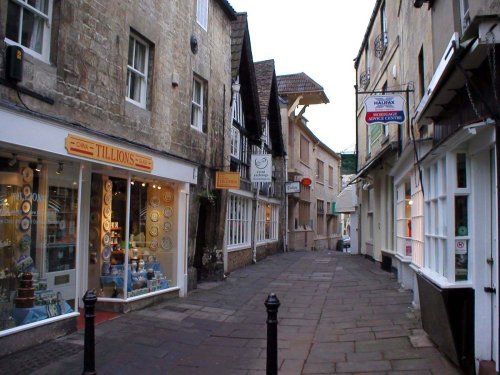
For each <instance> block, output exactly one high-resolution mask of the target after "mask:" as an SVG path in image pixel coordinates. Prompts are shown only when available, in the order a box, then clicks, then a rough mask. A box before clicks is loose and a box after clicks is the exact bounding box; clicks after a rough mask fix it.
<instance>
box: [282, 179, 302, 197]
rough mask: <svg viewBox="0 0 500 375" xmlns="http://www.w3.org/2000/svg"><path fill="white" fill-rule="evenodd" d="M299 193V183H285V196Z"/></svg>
mask: <svg viewBox="0 0 500 375" xmlns="http://www.w3.org/2000/svg"><path fill="white" fill-rule="evenodd" d="M293 193H300V182H299V181H286V182H285V194H293Z"/></svg>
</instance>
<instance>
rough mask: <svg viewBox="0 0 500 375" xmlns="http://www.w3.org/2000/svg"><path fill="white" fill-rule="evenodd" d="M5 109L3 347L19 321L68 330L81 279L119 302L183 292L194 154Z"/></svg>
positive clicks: (125, 306)
mask: <svg viewBox="0 0 500 375" xmlns="http://www.w3.org/2000/svg"><path fill="white" fill-rule="evenodd" d="M0 118H1V119H2V126H1V128H0V146H1V147H0V150H1V151H0V342H2V341H3V342H4V343H6V341H4V340H7V339H9V338H10V339H9V340H10V341H9V342H8V343H7V345H0V346H2V347H4V348H6V349H5V350H0V355H2V354H7V353H8V352H9V351H14V350H18V349H19V348H20V346H21V347H22V341H23V340H17V341H18V342H19V341H20V342H21V343H19V344H15V345H14V344H12V343H13V342H14V341H15V340H12V339H11V338H12V336H18V335H21V334H22V333H23V332H24V333H26V332H28V331H31V330H32V329H40V328H41V327H46V326H48V324H49V323H51V324H50V326H51V327H53V324H57V323H58V322H63V323H62V324H60V325H59V326H60V327H61V330H71V329H74V328H75V327H76V325H75V319H74V318H76V317H77V316H78V315H79V312H78V311H79V308H81V307H82V296H83V295H84V293H85V291H86V290H88V289H94V290H95V292H96V294H97V296H98V308H108V309H112V310H114V311H122V312H126V311H129V310H131V309H133V308H137V307H142V306H145V305H147V304H150V303H152V302H154V301H156V300H158V299H160V298H161V297H162V296H165V295H167V294H171V293H175V294H176V295H184V294H185V293H186V291H187V281H186V279H187V276H186V274H187V271H186V248H187V215H188V202H189V184H190V183H196V173H197V168H196V166H195V165H194V164H191V163H189V162H188V161H185V160H181V159H178V158H174V157H172V156H169V155H165V154H161V153H157V152H154V151H152V150H150V149H147V148H144V147H140V146H138V145H135V144H131V143H128V142H126V141H123V140H120V139H116V138H111V137H109V138H108V137H106V136H103V135H101V134H96V133H91V132H87V131H83V130H81V129H77V130H76V131H75V128H74V127H71V126H70V125H67V124H65V123H61V122H56V121H55V120H52V119H46V118H43V119H42V118H40V117H33V116H32V115H31V114H28V113H24V112H20V111H18V110H15V109H10V108H0ZM68 318H69V319H68ZM71 318H73V319H71ZM69 321H71V322H72V323H71V324H69V323H68V322H69ZM51 330H52V331H53V334H54V335H55V334H59V330H57V329H55V330H54V329H50V328H49V329H47V328H45V334H47V335H48V336H50V331H51ZM13 334H18V335H13ZM26 337H28V336H26ZM11 344H12V345H11Z"/></svg>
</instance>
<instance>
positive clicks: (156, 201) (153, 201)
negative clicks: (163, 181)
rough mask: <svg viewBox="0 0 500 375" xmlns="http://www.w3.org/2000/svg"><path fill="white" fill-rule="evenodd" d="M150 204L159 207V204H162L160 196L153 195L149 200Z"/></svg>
mask: <svg viewBox="0 0 500 375" xmlns="http://www.w3.org/2000/svg"><path fill="white" fill-rule="evenodd" d="M149 204H150V205H151V207H158V205H159V204H160V199H158V197H157V196H156V195H155V196H154V197H151V199H150V200H149Z"/></svg>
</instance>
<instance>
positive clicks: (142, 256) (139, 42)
mask: <svg viewBox="0 0 500 375" xmlns="http://www.w3.org/2000/svg"><path fill="white" fill-rule="evenodd" d="M0 15H1V18H0V50H1V51H2V56H7V58H6V59H2V60H1V61H2V65H1V81H0V83H1V84H0V123H1V124H2V126H1V127H0V128H1V130H0V143H1V145H2V147H1V152H0V190H1V195H2V197H3V199H4V201H3V202H2V217H3V219H2V224H1V227H0V241H1V245H2V249H3V250H4V252H9V254H10V255H9V256H5V257H2V258H1V260H0V261H1V262H2V263H1V264H0V268H2V269H3V272H2V274H1V275H0V284H1V288H0V295H1V297H0V303H1V318H0V319H1V322H2V323H1V329H2V331H3V332H2V333H5V335H2V339H1V340H2V345H1V347H2V348H5V349H2V351H1V353H0V354H2V355H3V354H6V352H5V351H9V350H10V351H13V350H16V349H19V348H20V347H22V346H23V345H26V344H27V343H28V341H30V340H28V339H27V338H28V337H33V336H32V335H35V336H36V337H37V341H38V342H40V341H43V340H44V339H46V338H47V337H49V336H52V335H57V334H60V332H62V331H68V330H71V329H75V321H76V316H78V313H77V311H78V308H79V307H81V304H82V302H81V301H82V297H83V294H84V292H85V291H86V290H87V289H95V291H96V294H97V297H98V306H99V307H100V308H107V309H114V310H120V311H129V310H130V309H134V308H138V307H142V306H145V305H147V304H150V303H153V302H155V301H157V300H159V299H161V298H163V297H165V296H167V295H168V294H174V295H184V294H185V293H186V292H187V290H188V268H190V267H191V266H192V265H193V262H194V258H195V250H196V239H197V233H199V232H200V230H201V229H200V227H201V228H202V230H203V233H211V234H213V238H212V237H210V238H209V241H212V242H213V243H216V242H217V239H219V242H221V241H222V240H221V238H223V232H224V210H223V208H224V204H222V203H220V201H218V202H219V203H218V204H219V205H220V207H222V210H217V209H216V207H215V206H214V207H211V208H209V209H206V210H205V211H204V212H203V215H204V216H203V218H204V219H205V221H201V220H199V219H198V218H199V216H200V215H199V213H200V210H202V208H201V207H202V206H203V205H202V204H201V203H200V199H199V196H200V192H201V191H205V190H207V189H213V186H214V179H215V170H216V169H217V168H219V167H220V166H221V165H223V164H224V160H225V159H224V156H225V155H226V154H225V152H226V151H227V149H228V147H229V144H228V143H225V140H226V139H228V138H229V134H230V129H229V126H227V124H226V122H227V123H229V119H230V100H231V51H230V44H231V41H230V38H231V22H232V21H233V20H234V19H235V13H234V10H233V9H232V7H231V6H230V5H229V3H228V2H227V1H226V0H198V1H194V0H193V1H175V2H172V1H169V2H154V1H129V2H119V3H115V2H99V1H93V0H85V1H71V0H70V1H60V0H44V1H40V2H36V3H35V4H31V3H28V2H24V1H20V0H9V1H4V2H2V3H1V4H0ZM30 17H31V18H30ZM29 19H32V22H31V23H30V22H27V21H26V20H29ZM23 22H25V24H24V26H22V23H23ZM20 30H22V31H23V32H22V33H21V31H20ZM20 65H22V75H21V76H20V75H19V74H18V73H19V72H20V69H19V68H20ZM28 271H29V272H30V273H31V274H32V278H33V279H32V281H30V280H24V281H23V282H21V281H20V279H19V277H20V275H22V274H28V273H29V272H28ZM26 277H28V276H26ZM32 285H33V286H32ZM21 289H23V290H22V291H21ZM24 289H28V290H24ZM32 289H33V290H32ZM46 306H47V309H46V312H45V313H43V314H38V313H37V314H35V312H38V310H40V311H42V310H44V309H45V307H46ZM44 311H45V310H44ZM35 316H36V319H35V318H34V317H35ZM45 323H47V324H45ZM21 326H22V327H21ZM18 327H21V329H19V328H18ZM11 329H13V330H11ZM9 332H16V334H15V335H14V334H9ZM30 343H31V342H29V343H28V344H30Z"/></svg>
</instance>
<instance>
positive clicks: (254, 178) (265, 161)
mask: <svg viewBox="0 0 500 375" xmlns="http://www.w3.org/2000/svg"><path fill="white" fill-rule="evenodd" d="M272 179H273V162H272V155H271V154H265V155H252V158H251V165H250V181H251V182H272Z"/></svg>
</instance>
